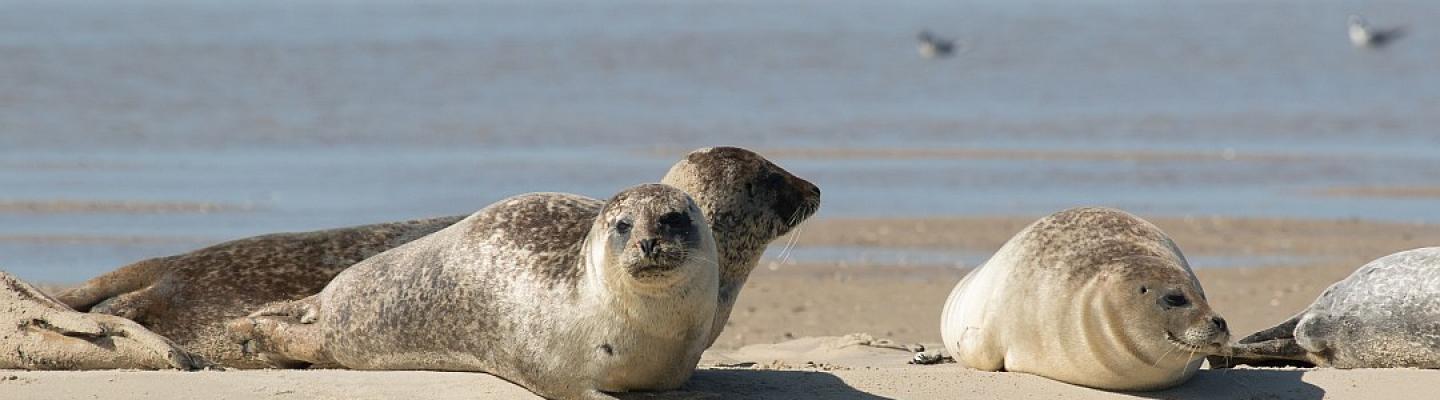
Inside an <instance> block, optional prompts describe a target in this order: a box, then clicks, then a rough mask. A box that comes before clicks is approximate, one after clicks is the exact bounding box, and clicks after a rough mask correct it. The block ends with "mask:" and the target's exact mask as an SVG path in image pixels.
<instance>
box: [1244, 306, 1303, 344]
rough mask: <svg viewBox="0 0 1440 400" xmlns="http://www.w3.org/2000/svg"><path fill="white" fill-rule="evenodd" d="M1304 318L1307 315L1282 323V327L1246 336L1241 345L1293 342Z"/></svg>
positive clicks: (1278, 326) (1277, 326) (1291, 318)
mask: <svg viewBox="0 0 1440 400" xmlns="http://www.w3.org/2000/svg"><path fill="white" fill-rule="evenodd" d="M1303 316H1305V313H1300V314H1298V315H1295V316H1294V317H1290V319H1288V320H1286V321H1285V322H1281V323H1280V325H1276V326H1274V327H1272V328H1270V329H1266V330H1263V331H1259V332H1255V333H1254V334H1251V335H1250V336H1246V337H1245V338H1244V339H1240V344H1251V343H1260V342H1264V341H1270V340H1279V339H1291V340H1292V341H1293V339H1295V326H1296V325H1298V324H1300V317H1303Z"/></svg>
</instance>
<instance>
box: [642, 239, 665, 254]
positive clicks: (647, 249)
mask: <svg viewBox="0 0 1440 400" xmlns="http://www.w3.org/2000/svg"><path fill="white" fill-rule="evenodd" d="M659 240H660V239H655V238H648V239H640V252H641V253H644V254H645V257H647V258H648V257H654V256H655V244H656V242H658V241H659Z"/></svg>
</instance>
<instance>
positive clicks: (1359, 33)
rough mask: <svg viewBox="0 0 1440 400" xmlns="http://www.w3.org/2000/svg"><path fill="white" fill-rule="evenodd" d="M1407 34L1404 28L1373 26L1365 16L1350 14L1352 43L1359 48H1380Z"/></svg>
mask: <svg viewBox="0 0 1440 400" xmlns="http://www.w3.org/2000/svg"><path fill="white" fill-rule="evenodd" d="M1404 34H1405V30H1404V29H1403V28H1387V29H1378V28H1371V27H1370V24H1369V23H1366V22H1365V18H1362V17H1360V16H1359V15H1351V16H1350V44H1351V45H1354V46H1355V47H1359V48H1370V49H1378V48H1381V47H1384V46H1385V45H1386V44H1389V43H1390V42H1392V41H1395V39H1398V38H1400V36H1401V35H1404Z"/></svg>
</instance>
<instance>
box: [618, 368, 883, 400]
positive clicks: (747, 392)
mask: <svg viewBox="0 0 1440 400" xmlns="http://www.w3.org/2000/svg"><path fill="white" fill-rule="evenodd" d="M615 395H616V397H619V398H622V399H864V400H880V399H888V398H887V397H881V396H876V395H873V394H869V393H865V392H862V391H860V390H858V389H855V388H853V387H850V385H847V384H845V382H844V381H842V380H840V378H838V377H836V376H835V375H831V374H827V373H824V372H814V371H775V370H754V369H704V370H698V371H695V376H693V377H691V378H690V381H689V382H686V383H685V386H684V387H681V388H680V390H676V391H670V392H660V393H624V394H620V393H617V394H615Z"/></svg>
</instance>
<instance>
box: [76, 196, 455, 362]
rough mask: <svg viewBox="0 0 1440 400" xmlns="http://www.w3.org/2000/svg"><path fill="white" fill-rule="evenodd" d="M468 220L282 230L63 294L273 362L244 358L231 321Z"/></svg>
mask: <svg viewBox="0 0 1440 400" xmlns="http://www.w3.org/2000/svg"><path fill="white" fill-rule="evenodd" d="M461 218H464V216H455V217H441V218H432V219H422V220H414V221H405V222H395V223H386V224H375V225H363V226H355V227H347V228H338V229H329V230H322V231H313V232H297V233H276V234H269V235H262V236H256V237H251V238H245V239H239V240H233V241H229V242H225V243H220V244H217V245H213V246H210V247H206V248H203V249H199V250H195V251H192V252H189V253H185V254H180V255H175V256H168V257H159V258H152V259H148V260H144V261H140V262H137V263H134V264H130V265H127V266H124V267H121V268H119V269H117V270H115V271H112V272H109V273H106V274H104V275H101V276H98V277H96V278H93V279H90V280H88V281H86V282H85V283H84V284H82V285H80V286H79V287H76V288H74V289H71V290H69V291H66V292H65V293H62V294H61V295H60V296H58V297H59V300H60V301H61V302H63V303H65V304H66V305H68V306H70V307H71V308H74V309H75V310H78V311H88V312H92V313H99V314H110V315H116V316H121V317H125V318H128V319H131V320H134V321H135V322H139V323H140V324H141V325H143V326H145V327H147V328H149V329H150V330H151V331H153V332H155V333H158V334H160V335H162V336H165V337H167V338H169V339H170V340H173V341H175V342H176V343H177V344H179V345H180V346H181V347H183V348H185V349H186V350H189V351H191V352H193V353H194V354H196V355H198V356H200V357H202V358H204V359H206V360H207V361H209V362H213V363H217V364H222V365H224V366H227V367H236V368H245V367H250V368H258V367H264V366H266V365H268V364H266V363H264V362H262V361H260V360H256V359H254V358H252V357H245V356H244V355H243V354H242V353H241V352H240V351H239V349H238V348H236V347H235V345H234V343H231V342H230V341H229V340H228V338H227V335H226V330H225V322H226V321H229V320H231V319H235V318H240V317H244V316H246V315H249V314H250V313H252V312H254V311H255V310H257V309H259V308H260V307H261V306H263V305H265V304H268V303H271V302H276V301H284V300H295V299H300V298H304V297H305V296H309V295H313V294H315V293H318V292H319V291H320V289H323V288H324V287H325V283H326V282H329V281H330V279H331V278H334V277H335V274H338V273H340V271H341V270H344V269H345V268H346V267H349V266H351V265H353V264H355V263H357V262H360V260H364V259H366V258H369V257H370V256H373V255H376V254H380V252H383V251H385V250H389V249H391V248H394V247H396V246H399V245H401V244H404V243H406V242H409V241H411V240H414V239H417V238H420V237H421V236H425V235H428V234H430V233H433V232H435V231H439V230H440V229H441V228H444V227H446V226H449V225H450V224H453V223H455V222H456V221H459V220H460V219H461Z"/></svg>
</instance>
